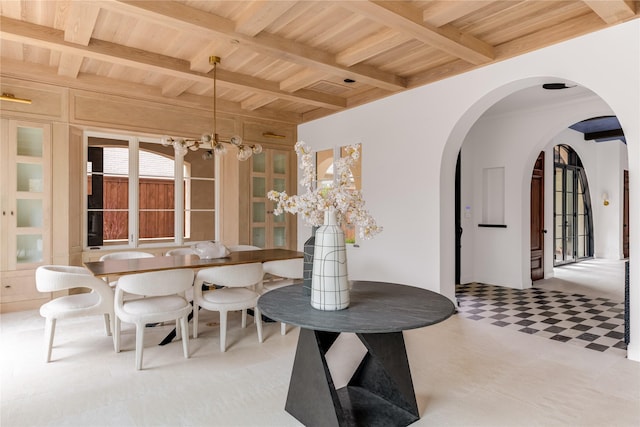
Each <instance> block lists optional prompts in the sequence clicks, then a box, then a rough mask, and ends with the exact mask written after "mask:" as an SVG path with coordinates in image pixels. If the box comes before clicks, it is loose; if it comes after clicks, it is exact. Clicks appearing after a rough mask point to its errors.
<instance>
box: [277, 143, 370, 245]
mask: <svg viewBox="0 0 640 427" xmlns="http://www.w3.org/2000/svg"><path fill="white" fill-rule="evenodd" d="M359 149H360V145H359V144H358V145H351V146H348V147H346V153H347V156H346V157H342V158H340V159H338V160H336V161H335V162H334V171H335V174H336V177H337V179H336V182H335V183H334V184H333V185H332V186H330V187H323V188H316V187H317V185H316V184H317V182H316V170H315V165H314V162H313V156H312V153H311V150H310V148H309V146H307V144H305V143H304V142H302V141H300V142H298V143H296V145H295V150H296V154H297V155H298V157H299V159H300V169H301V170H302V179H301V180H300V184H301V185H302V186H303V187H304V188H305V189H306V192H305V193H304V194H299V195H294V196H290V195H288V194H287V193H286V192H278V191H275V190H271V191H269V193H268V194H267V197H268V198H269V199H270V200H273V201H274V202H276V207H275V209H274V211H273V213H274V214H275V215H280V214H282V213H284V212H288V213H291V214H299V215H301V216H302V218H303V220H304V221H305V222H306V223H307V224H309V225H312V226H319V225H322V224H323V222H324V212H325V211H328V210H331V209H333V210H335V212H336V219H337V220H338V223H339V224H347V223H348V224H354V225H357V226H358V227H359V236H360V237H361V238H363V239H369V238H371V237H373V236H374V235H376V234H378V233H380V232H381V231H382V227H381V226H378V225H377V224H376V221H375V219H373V217H372V216H371V214H370V213H369V212H368V211H367V210H366V209H365V207H364V205H365V202H364V198H363V197H362V192H361V191H360V190H356V189H354V188H352V186H351V166H353V165H354V163H355V162H356V160H358V158H359V157H360V151H359Z"/></svg>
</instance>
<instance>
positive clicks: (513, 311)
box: [456, 283, 626, 356]
mask: <svg viewBox="0 0 640 427" xmlns="http://www.w3.org/2000/svg"><path fill="white" fill-rule="evenodd" d="M456 298H457V300H458V312H459V313H460V315H462V316H464V317H466V318H468V319H472V320H477V321H480V322H485V323H490V324H492V325H496V326H500V327H505V328H510V329H515V330H517V331H520V332H523V333H526V334H532V335H536V336H542V337H545V338H549V339H552V340H556V341H560V342H563V343H569V344H574V345H579V346H581V347H585V348H588V349H591V350H596V351H601V352H607V353H615V354H620V355H623V356H626V344H625V342H624V304H623V303H622V302H617V301H611V300H608V299H605V298H592V297H587V296H584V295H579V294H568V293H564V292H561V291H554V290H546V289H540V288H529V289H512V288H506V287H502V286H493V285H486V284H482V283H467V284H463V285H457V287H456Z"/></svg>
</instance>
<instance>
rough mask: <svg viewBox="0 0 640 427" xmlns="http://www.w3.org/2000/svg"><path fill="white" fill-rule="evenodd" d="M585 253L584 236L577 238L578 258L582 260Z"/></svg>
mask: <svg viewBox="0 0 640 427" xmlns="http://www.w3.org/2000/svg"><path fill="white" fill-rule="evenodd" d="M586 253H587V251H586V238H585V236H578V257H579V258H584V257H585V256H586Z"/></svg>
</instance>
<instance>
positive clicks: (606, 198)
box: [602, 191, 609, 206]
mask: <svg viewBox="0 0 640 427" xmlns="http://www.w3.org/2000/svg"><path fill="white" fill-rule="evenodd" d="M602 204H603V205H605V206H609V193H607V192H606V191H605V192H604V193H602Z"/></svg>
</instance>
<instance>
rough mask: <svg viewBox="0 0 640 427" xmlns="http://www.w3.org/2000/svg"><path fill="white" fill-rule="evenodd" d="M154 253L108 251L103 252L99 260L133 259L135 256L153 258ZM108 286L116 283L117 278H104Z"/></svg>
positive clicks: (113, 285)
mask: <svg viewBox="0 0 640 427" xmlns="http://www.w3.org/2000/svg"><path fill="white" fill-rule="evenodd" d="M154 256H155V255H153V254H150V253H148V252H142V251H121V252H110V253H108V254H104V255H102V256H101V257H100V261H106V260H108V259H135V258H153V257H154ZM106 281H107V283H109V286H111V287H114V288H115V286H116V285H117V284H118V281H117V280H109V278H106Z"/></svg>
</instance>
